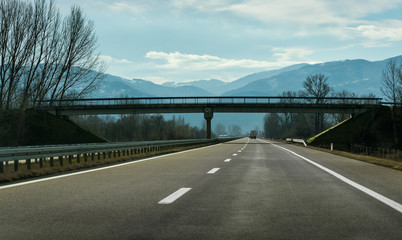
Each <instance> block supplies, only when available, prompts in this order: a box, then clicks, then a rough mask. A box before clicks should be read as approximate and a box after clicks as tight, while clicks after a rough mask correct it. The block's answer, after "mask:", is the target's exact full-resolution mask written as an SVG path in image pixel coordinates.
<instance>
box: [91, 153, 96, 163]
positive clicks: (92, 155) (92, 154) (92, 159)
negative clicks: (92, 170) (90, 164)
mask: <svg viewBox="0 0 402 240" xmlns="http://www.w3.org/2000/svg"><path fill="white" fill-rule="evenodd" d="M94 160H95V153H91V161H94Z"/></svg>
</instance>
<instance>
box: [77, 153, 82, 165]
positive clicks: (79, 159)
mask: <svg viewBox="0 0 402 240" xmlns="http://www.w3.org/2000/svg"><path fill="white" fill-rule="evenodd" d="M77 163H81V154H80V153H78V154H77Z"/></svg>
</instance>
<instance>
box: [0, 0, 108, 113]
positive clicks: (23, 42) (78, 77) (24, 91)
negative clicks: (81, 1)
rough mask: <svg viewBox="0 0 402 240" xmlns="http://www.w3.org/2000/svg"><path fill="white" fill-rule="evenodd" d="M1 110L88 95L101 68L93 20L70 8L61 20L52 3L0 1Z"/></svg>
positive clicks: (43, 1) (75, 8)
mask: <svg viewBox="0 0 402 240" xmlns="http://www.w3.org/2000/svg"><path fill="white" fill-rule="evenodd" d="M0 26H1V33H0V43H1V45H0V109H9V108H20V109H24V108H26V107H31V106H32V105H33V104H34V103H35V101H36V100H42V99H46V98H47V99H50V100H56V99H64V98H66V97H71V98H77V97H80V96H82V95H84V94H87V93H89V92H91V90H93V89H94V87H96V85H97V83H99V81H100V80H101V79H102V77H103V73H104V71H105V65H104V64H103V62H102V61H101V60H100V58H99V54H98V53H97V52H96V42H97V39H96V36H95V31H94V24H93V22H91V21H89V20H87V19H86V18H85V16H84V14H83V12H82V10H81V9H80V8H79V7H77V6H73V7H72V8H71V12H70V15H69V16H67V17H66V18H65V19H64V21H63V20H62V19H61V17H60V13H59V11H58V9H57V8H56V7H55V4H54V1H53V0H32V1H28V0H26V1H23V0H0Z"/></svg>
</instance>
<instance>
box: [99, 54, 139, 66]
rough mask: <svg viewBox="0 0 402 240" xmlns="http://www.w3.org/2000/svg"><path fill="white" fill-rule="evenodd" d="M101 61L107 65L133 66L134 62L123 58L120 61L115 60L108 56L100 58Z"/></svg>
mask: <svg viewBox="0 0 402 240" xmlns="http://www.w3.org/2000/svg"><path fill="white" fill-rule="evenodd" d="M100 58H101V60H103V61H105V62H106V64H133V62H131V61H129V60H127V59H125V58H122V59H118V58H113V57H112V56H106V55H102V56H100Z"/></svg>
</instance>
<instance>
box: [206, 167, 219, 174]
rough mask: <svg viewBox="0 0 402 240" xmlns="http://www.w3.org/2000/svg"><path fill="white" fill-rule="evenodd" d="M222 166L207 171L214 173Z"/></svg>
mask: <svg viewBox="0 0 402 240" xmlns="http://www.w3.org/2000/svg"><path fill="white" fill-rule="evenodd" d="M219 169H220V168H212V169H211V170H210V171H209V172H207V173H208V174H214V173H216V172H217V171H219Z"/></svg>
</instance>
